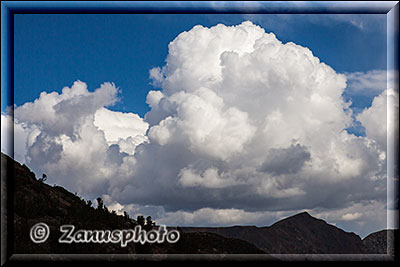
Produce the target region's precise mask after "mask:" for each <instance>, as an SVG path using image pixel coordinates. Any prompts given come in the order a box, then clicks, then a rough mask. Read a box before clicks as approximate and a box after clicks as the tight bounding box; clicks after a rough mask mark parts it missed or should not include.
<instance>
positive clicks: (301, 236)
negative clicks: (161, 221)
mask: <svg viewBox="0 0 400 267" xmlns="http://www.w3.org/2000/svg"><path fill="white" fill-rule="evenodd" d="M1 165H2V172H1V176H2V179H1V182H2V187H1V188H2V192H1V193H2V202H3V203H7V201H8V203H9V204H10V201H12V200H14V201H13V202H14V203H12V202H11V206H9V207H12V210H13V211H14V212H13V213H11V214H8V217H7V218H12V217H13V218H12V221H11V224H9V225H8V226H10V225H11V226H12V227H11V228H10V227H9V228H8V229H9V230H11V231H9V232H7V234H8V235H9V236H11V237H12V238H11V240H12V244H11V245H12V246H13V249H12V251H13V253H17V254H386V250H385V248H386V244H387V243H388V242H387V240H386V236H387V235H385V233H386V231H382V232H377V233H373V234H371V235H369V236H368V237H366V238H365V239H364V240H361V238H360V237H359V236H358V235H356V234H354V233H348V232H345V231H343V230H342V229H339V228H337V227H335V226H333V225H330V224H328V223H327V222H325V221H323V220H321V219H317V218H314V217H312V216H311V215H310V214H308V213H307V212H303V213H300V214H297V215H294V216H291V217H289V218H286V219H283V220H281V221H278V222H276V223H275V224H273V225H271V226H268V227H256V226H232V227H177V229H178V230H179V231H180V232H181V237H180V239H179V241H178V242H177V243H175V244H169V243H166V242H165V243H162V244H157V243H155V244H145V245H140V244H137V243H133V242H131V243H128V245H127V246H126V247H121V246H120V244H111V243H108V244H96V243H86V244H77V243H73V244H60V243H59V242H58V239H59V237H60V236H61V233H60V231H59V227H60V226H61V225H65V224H72V225H74V226H75V227H76V229H92V230H100V229H103V230H106V229H109V230H114V229H133V228H134V227H135V226H136V225H137V224H138V221H136V220H134V219H131V218H129V216H121V215H117V214H116V213H115V212H110V211H109V210H108V209H107V207H105V206H104V205H103V206H102V207H101V208H98V207H97V208H94V207H92V203H90V202H89V201H85V200H84V199H82V198H80V197H79V196H77V195H76V194H72V193H71V192H68V191H67V190H65V189H64V188H62V187H60V186H56V185H54V186H50V185H48V184H46V183H45V180H46V176H45V175H43V177H42V178H39V179H37V178H36V176H35V174H34V173H33V172H32V171H30V170H29V168H28V167H27V166H25V165H21V164H19V163H18V162H16V161H14V160H13V159H11V158H10V157H8V156H6V155H4V154H3V153H1ZM7 182H8V183H7ZM5 188H9V189H10V188H11V190H9V191H4V189H5ZM6 193H9V195H8V196H9V197H11V196H13V199H9V198H7V194H6ZM38 222H44V223H46V224H47V225H49V227H50V231H51V233H52V234H50V237H49V239H48V240H47V241H46V242H44V243H40V244H36V243H33V242H32V241H31V239H30V229H31V227H32V226H33V225H35V224H36V223H38ZM152 227H153V229H157V226H152ZM390 242H391V240H390V239H389V243H390ZM270 259H274V258H272V257H271V258H270Z"/></svg>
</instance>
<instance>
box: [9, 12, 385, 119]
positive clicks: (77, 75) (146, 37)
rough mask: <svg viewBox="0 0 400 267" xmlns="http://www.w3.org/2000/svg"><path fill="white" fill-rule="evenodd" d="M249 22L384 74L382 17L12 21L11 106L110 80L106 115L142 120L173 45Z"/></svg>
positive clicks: (338, 61)
mask: <svg viewBox="0 0 400 267" xmlns="http://www.w3.org/2000/svg"><path fill="white" fill-rule="evenodd" d="M246 19H249V20H252V21H253V22H254V23H256V24H258V25H260V26H262V27H263V28H265V29H266V31H267V32H274V33H275V34H276V36H277V38H278V39H280V40H281V41H283V42H289V41H292V42H295V43H296V44H299V45H302V46H305V47H308V48H310V49H311V51H312V52H313V54H314V55H315V56H317V57H319V58H320V60H321V61H322V62H325V63H326V64H328V65H330V66H331V67H333V68H334V69H335V70H336V71H337V72H339V73H345V72H367V71H369V70H376V69H379V70H385V69H386V15H379V14H378V15H326V14H314V15H313V14H309V15H300V14H286V15H277V14H265V15H263V14H254V15H238V14H236V15H234V14H205V15H202V14H162V15H160V14H158V15H156V14H152V15H147V14H144V15H140V14H108V15H101V14H90V15H88V14H80V15H76V14H47V15H46V14H17V15H15V17H14V23H15V25H14V66H15V69H14V82H15V90H14V94H15V96H14V97H15V104H17V106H19V105H22V104H23V103H25V102H27V101H33V100H34V99H36V98H37V97H38V96H39V94H40V92H42V91H46V92H51V91H58V92H60V91H61V89H62V88H63V87H64V86H70V85H72V83H73V82H74V81H76V80H78V79H79V80H81V81H84V82H86V83H87V84H88V87H89V90H94V89H95V88H97V87H98V86H99V84H101V83H102V82H105V81H110V82H114V83H115V84H116V86H118V87H119V88H120V89H121V90H122V94H121V96H122V100H121V101H120V102H119V103H117V104H116V105H115V106H113V107H111V109H112V110H119V111H125V112H127V111H130V112H135V113H138V114H139V115H140V116H144V114H145V113H146V112H147V111H148V110H149V107H148V106H147V105H146V104H145V99H146V95H147V92H148V91H149V90H150V89H152V86H151V85H150V80H149V70H150V69H151V68H153V67H156V66H162V65H164V60H165V58H166V56H167V53H168V43H169V42H170V41H172V40H173V39H174V38H175V37H176V36H177V35H178V34H179V33H181V32H183V31H188V30H190V29H191V28H192V27H193V26H195V25H197V24H200V25H203V26H207V27H210V26H213V25H216V24H218V23H224V24H226V25H236V24H239V23H241V22H242V21H243V20H246ZM353 98H354V97H353ZM371 101H372V96H370V97H364V96H360V97H358V98H357V97H355V98H354V99H353V105H354V106H357V107H366V106H369V105H370V104H371ZM4 109H5V107H4V106H3V103H2V111H3V112H4Z"/></svg>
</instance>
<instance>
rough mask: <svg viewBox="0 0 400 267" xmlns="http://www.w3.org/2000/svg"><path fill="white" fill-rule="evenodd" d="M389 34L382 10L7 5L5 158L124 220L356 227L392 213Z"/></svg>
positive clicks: (369, 227)
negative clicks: (28, 10) (286, 221)
mask: <svg viewBox="0 0 400 267" xmlns="http://www.w3.org/2000/svg"><path fill="white" fill-rule="evenodd" d="M386 37H387V36H386V15H380V14H368V15H365V14H345V15H341V14H330V15H327V14H309V15H302V14H285V15H283V14H141V15H139V14H108V15H105V14H90V15H89V14H80V15H77V14H75V15H74V14H16V15H15V16H14V85H15V87H14V101H15V103H14V104H15V107H14V108H15V113H14V146H15V152H14V158H15V159H16V160H18V161H19V162H21V163H25V164H27V165H28V166H29V167H30V168H32V169H33V170H34V171H35V173H36V174H37V175H38V176H40V175H41V174H42V173H46V175H47V177H48V181H47V182H48V183H49V184H57V185H61V186H64V187H66V188H67V189H68V190H70V191H72V192H77V193H78V194H79V195H80V196H82V197H84V198H85V199H92V200H94V199H96V198H97V197H98V196H102V197H103V199H104V202H105V204H106V205H107V206H108V207H109V208H111V209H114V210H116V211H117V212H120V213H121V212H122V211H123V210H125V211H127V212H128V213H129V214H131V217H136V216H137V215H138V214H144V215H151V216H152V217H153V219H154V220H155V221H157V222H158V223H163V224H167V225H181V226H183V225H201V226H228V225H239V224H241V225H258V226H264V225H269V224H271V223H273V222H275V221H276V220H278V219H281V218H283V217H285V216H289V215H293V214H295V213H297V212H301V211H304V210H307V211H309V212H310V214H311V215H313V216H315V217H319V218H323V219H325V220H327V221H328V222H330V223H333V224H336V225H337V226H339V227H341V228H343V229H345V230H346V231H349V232H356V233H357V234H359V235H361V236H365V235H367V234H369V233H370V232H372V231H377V230H381V229H383V228H386V223H387V221H386V214H387V211H388V212H393V208H391V206H390V205H388V203H387V187H386V153H385V152H386V137H387V135H388V134H391V133H387V127H386V124H387V123H386V117H387V116H386V104H387V101H388V99H394V101H396V99H397V103H398V92H397V91H395V90H391V89H390V88H386V87H387V86H386V84H387V80H388V79H393V75H391V74H390V73H391V72H390V71H389V72H388V70H387V67H386V66H387V63H386V58H387V51H386V46H387V44H386ZM388 73H389V75H388ZM8 104H10V103H4V102H3V101H2V115H1V118H2V151H3V152H6V153H7V151H6V147H5V146H4V145H3V144H4V143H6V141H7V140H5V139H3V136H4V135H3V130H5V127H3V125H7V122H8V120H10V116H8V115H7V114H6V107H7V105H8ZM395 108H397V109H398V104H397V107H395ZM388 123H389V124H390V122H388ZM392 206H393V205H392Z"/></svg>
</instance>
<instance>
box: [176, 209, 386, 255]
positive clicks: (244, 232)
mask: <svg viewBox="0 0 400 267" xmlns="http://www.w3.org/2000/svg"><path fill="white" fill-rule="evenodd" d="M182 231H183V232H187V233H188V232H209V233H215V234H219V235H222V236H225V237H231V238H238V239H242V240H245V241H248V242H249V243H252V244H254V245H256V246H257V247H258V248H260V249H262V250H263V251H265V252H266V253H268V254H386V250H385V249H384V248H386V239H385V238H386V235H384V233H385V231H384V232H378V233H374V234H371V235H370V236H368V237H367V238H366V239H364V240H362V239H361V238H360V237H359V236H358V235H356V234H355V233H348V232H345V231H343V230H342V229H339V228H337V227H336V226H333V225H330V224H328V223H327V222H325V221H324V220H321V219H317V218H314V217H312V216H311V215H310V214H308V213H307V212H302V213H299V214H296V215H294V216H291V217H288V218H286V219H283V220H281V221H278V222H276V223H274V224H273V225H271V226H269V227H256V226H232V227H182ZM389 242H391V240H390V241H389Z"/></svg>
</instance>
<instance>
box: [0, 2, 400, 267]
mask: <svg viewBox="0 0 400 267" xmlns="http://www.w3.org/2000/svg"><path fill="white" fill-rule="evenodd" d="M220 3H221V4H219V3H217V4H216V5H215V3H214V5H211V3H210V2H201V1H195V2H180V1H152V2H144V1H129V2H119V1H118V2H114V1H93V2H88V1H60V2H58V1H39V2H34V1H24V2H16V1H3V2H1V24H2V26H1V58H2V59H1V91H2V93H1V95H2V97H6V99H7V105H9V104H11V105H9V106H10V108H9V109H8V112H9V114H10V115H13V104H14V61H13V59H14V38H13V37H14V34H13V33H14V14H149V13H151V14H250V13H251V14H387V23H388V25H390V29H392V30H393V32H388V51H387V54H388V55H387V64H388V68H387V69H395V70H396V73H397V77H398V50H399V45H398V43H399V40H398V32H399V31H398V29H399V27H398V18H399V3H398V2H380V4H378V2H369V3H368V2H363V3H359V4H356V3H355V2H350V3H349V2H348V3H346V2H345V1H343V2H340V1H329V2H325V4H322V3H321V2H313V1H308V2H305V3H304V5H298V4H297V3H296V4H295V2H288V4H282V3H274V2H264V3H263V4H266V5H265V6H262V7H260V6H258V5H257V3H258V2H254V1H252V2H246V3H244V2H232V1H223V2H220ZM388 29H389V26H388ZM389 44H390V46H389ZM396 86H397V92H398V80H397V81H395V87H396ZM8 129H11V130H10V131H9V132H8V136H9V139H8V140H9V142H10V143H8V144H7V145H8V147H9V148H10V149H9V151H12V155H10V156H11V157H13V156H14V147H13V144H14V139H13V137H14V132H13V126H12V125H11V127H8ZM395 141H396V140H395ZM393 153H394V154H393V155H395V158H397V159H398V150H397V149H394V152H393ZM394 172H395V173H394V174H395V175H397V177H398V174H397V170H394ZM1 174H2V178H1V179H2V184H1V187H2V188H1V192H2V202H1V247H2V248H1V265H3V264H5V263H6V262H10V261H11V262H19V261H23V262H25V261H54V260H61V261H65V260H68V261H70V260H74V261H76V260H79V261H104V260H121V261H132V260H156V261H159V260H178V261H183V260H206V261H209V260H253V261H254V260H271V256H272V257H276V258H277V259H279V260H283V261H292V260H294V261H306V260H314V261H315V260H316V261H320V260H328V261H332V260H340V261H343V260H351V261H359V260H367V261H368V260H372V261H393V260H396V259H397V260H398V258H397V256H395V257H393V256H390V255H387V254H383V255H375V254H361V255H358V254H357V255H352V254H349V255H336V254H301V255H298V254H296V255H294V254H281V255H274V254H273V255H266V256H265V257H264V255H243V254H236V255H220V254H216V255H211V254H210V255H208V254H203V255H200V254H190V255H183V254H182V255H180V254H176V255H175V254H170V255H168V254H167V255H165V254H164V255H163V254H161V255H140V254H136V255H129V254H118V255H113V254H109V255H98V254H87V255H85V254H13V250H14V248H13V236H14V235H13V226H14V225H13V221H14V216H13V204H14V203H13V201H9V200H13V197H14V190H13V189H14V182H13V180H14V171H13V165H12V163H10V162H7V163H6V165H5V166H3V162H2V166H1ZM5 174H8V175H5ZM4 176H6V177H8V179H7V180H5V178H4ZM394 177H396V176H394ZM4 187H6V188H4ZM4 190H5V191H4ZM4 193H5V194H6V195H4ZM397 212H398V210H397ZM6 216H7V220H6V221H5V218H6ZM395 219H397V220H398V218H395ZM272 259H274V258H272Z"/></svg>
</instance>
